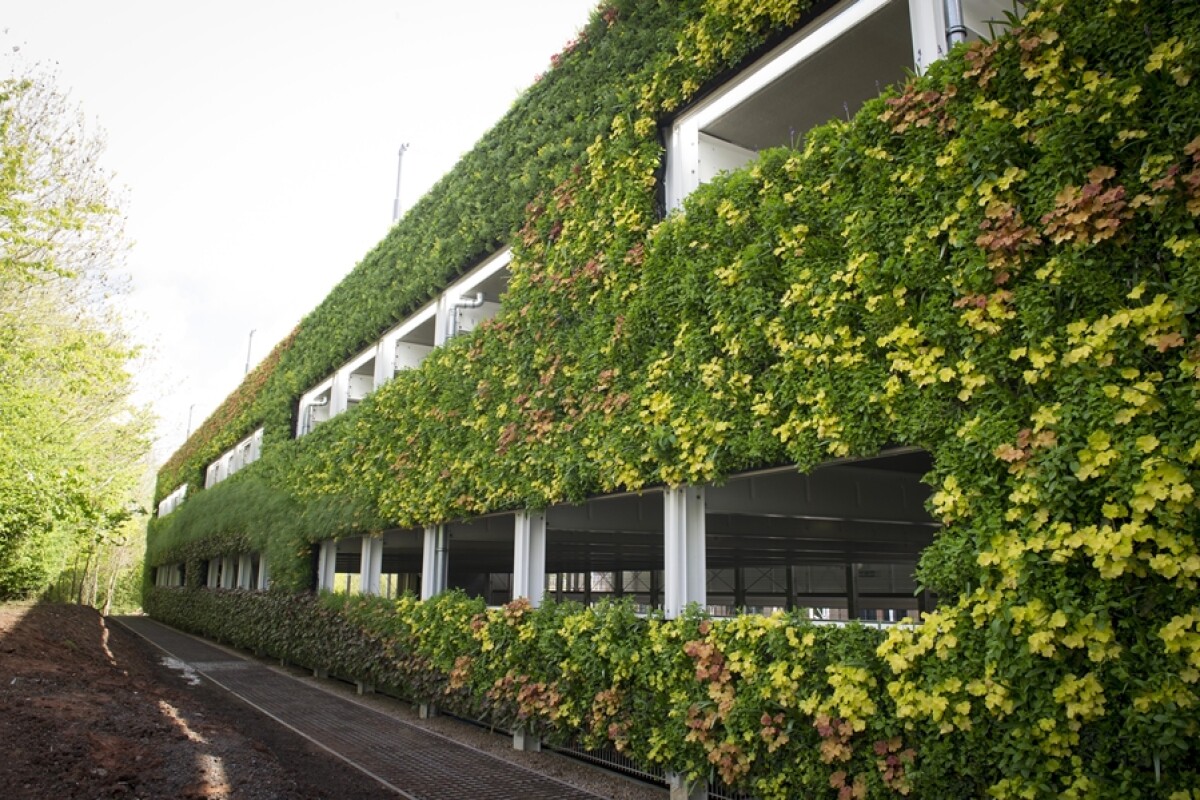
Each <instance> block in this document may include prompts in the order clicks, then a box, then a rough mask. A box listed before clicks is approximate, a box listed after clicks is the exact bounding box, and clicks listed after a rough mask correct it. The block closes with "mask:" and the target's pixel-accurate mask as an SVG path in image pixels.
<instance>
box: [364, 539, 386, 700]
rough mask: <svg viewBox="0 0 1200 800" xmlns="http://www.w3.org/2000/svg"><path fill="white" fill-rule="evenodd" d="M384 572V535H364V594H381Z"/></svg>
mask: <svg viewBox="0 0 1200 800" xmlns="http://www.w3.org/2000/svg"><path fill="white" fill-rule="evenodd" d="M382 572H383V537H381V536H364V537H362V560H361V561H360V562H359V568H358V585H359V589H360V591H361V592H362V593H363V594H379V576H380V574H381V573H382ZM360 694H361V692H360Z"/></svg>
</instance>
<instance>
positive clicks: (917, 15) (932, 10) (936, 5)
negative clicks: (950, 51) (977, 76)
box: [908, 0, 946, 74]
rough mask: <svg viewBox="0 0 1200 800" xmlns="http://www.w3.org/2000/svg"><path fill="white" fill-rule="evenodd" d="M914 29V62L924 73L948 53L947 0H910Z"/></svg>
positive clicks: (909, 15)
mask: <svg viewBox="0 0 1200 800" xmlns="http://www.w3.org/2000/svg"><path fill="white" fill-rule="evenodd" d="M908 18H909V26H910V28H911V29H912V43H913V64H915V65H916V68H917V72H918V73H920V74H924V72H925V70H926V69H928V68H929V65H930V64H932V63H933V62H934V61H937V60H938V59H939V58H941V57H942V56H944V55H945V54H946V14H945V0H908Z"/></svg>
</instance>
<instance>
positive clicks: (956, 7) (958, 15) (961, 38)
mask: <svg viewBox="0 0 1200 800" xmlns="http://www.w3.org/2000/svg"><path fill="white" fill-rule="evenodd" d="M945 7H946V44H948V45H949V46H950V47H954V45H956V44H958V43H959V42H965V41H966V40H967V26H966V25H964V24H963V10H962V0H945Z"/></svg>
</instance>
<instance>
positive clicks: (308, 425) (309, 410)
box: [300, 397, 329, 436]
mask: <svg viewBox="0 0 1200 800" xmlns="http://www.w3.org/2000/svg"><path fill="white" fill-rule="evenodd" d="M327 405H329V398H328V397H325V398H322V399H321V400H313V401H312V402H311V403H309V404H308V405H307V406H305V407H304V426H303V428H302V429H301V433H300V435H301V436H304V435H305V434H307V433H308V432H309V431H311V430H312V418H313V409H314V408H320V407H321V406H327Z"/></svg>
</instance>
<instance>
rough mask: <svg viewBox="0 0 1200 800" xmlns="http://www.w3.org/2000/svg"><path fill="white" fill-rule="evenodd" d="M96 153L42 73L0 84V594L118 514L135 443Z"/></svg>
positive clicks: (115, 524)
mask: <svg viewBox="0 0 1200 800" xmlns="http://www.w3.org/2000/svg"><path fill="white" fill-rule="evenodd" d="M99 152H100V143H99V141H98V140H97V139H95V138H94V137H90V136H88V135H86V132H85V131H84V130H83V128H82V123H81V122H79V121H78V120H77V119H76V118H75V117H74V116H73V114H72V112H71V109H69V108H68V107H67V106H66V105H65V104H64V100H63V98H62V97H61V95H59V94H58V93H57V92H56V91H55V90H54V89H53V87H52V85H50V83H49V82H48V80H47V79H46V78H45V77H44V76H40V75H35V76H34V77H32V78H29V79H22V80H14V79H6V80H3V81H0V598H2V597H18V596H24V595H29V594H36V593H40V592H42V591H44V590H45V589H46V588H47V587H48V586H49V585H50V584H51V583H53V582H54V581H55V579H56V578H57V577H58V575H59V574H60V573H61V572H62V571H63V569H64V568H65V567H66V566H68V562H69V561H70V562H71V563H74V556H75V554H76V553H77V552H78V551H79V550H80V549H81V548H82V549H87V548H90V547H91V546H92V545H93V544H95V543H97V542H100V541H102V540H104V539H105V538H106V537H108V536H110V535H111V534H113V533H114V532H115V531H116V530H117V529H118V528H119V527H120V526H121V524H122V523H124V522H126V521H127V520H129V519H130V517H131V514H132V512H133V510H134V509H133V507H132V505H131V501H132V499H133V498H134V496H135V492H136V483H137V478H138V475H139V473H140V472H141V470H142V465H141V457H142V455H143V454H144V453H145V451H146V450H147V449H148V439H147V434H148V424H147V421H146V419H145V418H144V415H143V414H142V413H141V412H139V411H137V410H135V409H133V408H131V407H130V405H129V403H128V396H129V393H130V391H131V389H132V382H131V380H130V377H129V374H128V373H127V372H126V364H127V363H128V362H129V361H130V359H131V358H133V356H134V355H135V352H134V350H133V349H132V348H131V347H130V345H129V344H128V343H127V341H126V340H125V338H124V336H123V334H122V333H121V330H120V326H119V323H118V321H117V320H115V319H114V318H113V317H112V316H111V314H110V312H109V311H108V310H107V309H106V307H105V302H104V300H102V299H100V298H103V297H105V296H106V294H107V293H108V292H110V291H112V290H113V289H114V286H113V284H112V275H111V273H110V272H109V271H108V267H109V266H110V265H109V264H108V263H105V261H106V260H108V259H115V258H117V257H119V255H120V252H121V248H122V246H123V245H122V243H121V240H120V217H119V213H118V211H117V210H116V209H115V207H114V206H113V204H112V202H113V198H112V197H111V196H110V193H111V190H110V189H109V187H108V186H107V185H106V184H105V183H104V181H105V180H106V175H105V174H104V173H103V172H102V171H100V170H99V169H98V167H97V164H96V158H97V157H98V154H99Z"/></svg>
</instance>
